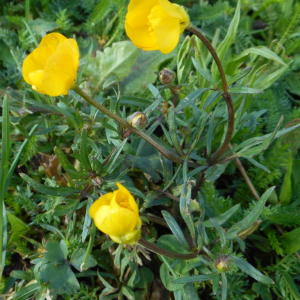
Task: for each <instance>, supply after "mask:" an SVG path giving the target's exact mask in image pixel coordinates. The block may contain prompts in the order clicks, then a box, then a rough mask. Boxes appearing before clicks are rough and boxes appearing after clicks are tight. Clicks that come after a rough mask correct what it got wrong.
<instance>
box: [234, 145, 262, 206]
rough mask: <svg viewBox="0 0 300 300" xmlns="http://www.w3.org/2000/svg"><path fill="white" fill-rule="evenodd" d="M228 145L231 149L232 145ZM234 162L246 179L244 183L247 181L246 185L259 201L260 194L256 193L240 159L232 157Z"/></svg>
mask: <svg viewBox="0 0 300 300" xmlns="http://www.w3.org/2000/svg"><path fill="white" fill-rule="evenodd" d="M228 147H229V149H230V150H232V149H233V147H232V145H231V144H229V145H228ZM234 162H235V164H236V166H237V167H238V169H239V170H240V172H241V174H242V176H243V177H244V179H245V181H246V183H247V185H248V187H249V189H250V191H251V193H252V194H253V196H254V197H255V199H256V200H257V201H259V199H260V196H259V195H258V193H257V191H256V189H255V187H254V185H253V184H252V182H251V180H250V178H249V176H248V174H247V173H246V170H245V169H244V167H243V165H242V163H241V161H240V160H239V159H238V158H235V159H234Z"/></svg>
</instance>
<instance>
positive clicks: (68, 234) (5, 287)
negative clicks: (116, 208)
mask: <svg viewBox="0 0 300 300" xmlns="http://www.w3.org/2000/svg"><path fill="white" fill-rule="evenodd" d="M128 2H129V1H124V0H122V1H121V0H77V1H71V0H65V1H59V0H54V1H46V0H31V1H29V0H27V1H4V0H0V4H1V5H0V24H1V26H0V38H1V39H0V49H1V51H0V105H1V112H2V113H1V116H2V117H1V118H0V121H1V123H0V126H1V132H2V136H1V151H0V152H1V170H0V206H1V207H2V204H3V202H4V203H5V210H4V212H3V214H4V215H5V216H6V217H4V219H3V222H2V224H0V225H1V228H0V229H1V231H3V237H4V241H6V240H7V243H6V242H4V243H1V246H2V247H1V248H2V249H3V250H4V251H3V253H6V255H2V258H3V259H4V260H5V261H2V266H4V265H5V268H4V270H1V271H2V272H3V277H2V280H1V284H0V290H1V294H4V295H5V296H4V297H5V299H20V300H21V299H22V300H25V299H39V300H41V299H86V300H88V299H122V297H123V299H152V300H153V299H173V298H175V299H222V300H223V299H224V300H225V299H247V300H250V299H263V300H269V299H286V300H289V299H290V300H294V299H295V300H296V299H300V290H299V285H300V275H299V274H300V255H299V254H298V252H297V251H299V250H300V218H299V215H300V176H299V174H300V156H299V151H298V149H299V148H300V139H299V133H300V131H299V128H298V125H299V124H300V108H299V104H300V76H299V74H300V26H299V21H300V3H299V1H297V0H268V1H260V0H243V1H241V3H240V4H239V1H236V0H229V1H221V0H218V1H206V0H199V1H193V0H191V1H190V0H189V1H188V0H178V1H174V2H176V3H178V4H179V5H183V6H185V8H186V10H187V12H188V14H189V16H190V18H191V21H192V23H193V24H194V26H196V27H197V28H199V29H200V30H201V32H202V33H203V34H204V35H205V36H206V37H207V38H208V40H210V41H211V43H212V45H213V46H214V47H215V49H216V51H217V53H218V55H219V57H220V59H221V62H222V65H223V67H224V70H225V74H226V79H227V82H228V83H229V92H230V94H231V95H232V100H233V104H234V109H235V114H234V118H235V122H234V128H233V137H232V139H231V142H230V144H229V146H228V147H227V148H226V151H225V152H224V153H223V154H222V156H221V157H220V158H219V159H218V160H217V161H214V154H215V153H216V151H217V150H218V149H219V147H220V145H222V143H223V142H224V140H225V136H226V131H227V124H228V112H227V106H226V104H225V101H224V99H223V98H222V90H221V89H220V86H221V87H222V84H221V77H220V74H219V71H218V68H217V66H216V64H215V62H214V61H213V57H212V55H211V54H210V52H209V51H208V49H207V48H206V47H205V45H204V44H203V43H202V42H201V41H200V40H199V39H198V38H197V37H196V36H193V35H192V34H191V33H189V32H188V31H186V32H184V34H182V35H181V40H180V42H179V44H178V46H177V47H176V49H175V50H174V51H173V52H171V53H169V54H162V53H161V52H159V51H142V50H140V49H137V48H136V47H135V46H134V45H133V44H132V42H131V41H129V40H128V38H127V37H126V34H125V30H124V20H125V16H126V12H127V5H128ZM54 31H55V32H59V33H62V34H63V35H65V36H67V37H73V38H75V39H76V41H77V43H78V45H79V49H80V67H79V71H78V75H77V85H78V86H80V88H81V89H82V90H84V91H85V92H86V93H87V94H88V95H90V96H91V97H93V99H94V100H95V101H96V102H97V103H98V104H101V105H103V106H105V107H106V108H107V109H109V110H110V111H111V112H113V113H114V114H116V115H117V116H119V117H121V118H122V119H124V120H126V119H127V120H128V122H131V123H132V120H133V119H134V120H136V118H132V117H131V118H130V116H132V114H134V113H136V112H142V113H143V114H144V115H145V116H146V117H147V118H146V117H144V119H143V120H142V121H143V122H142V123H144V121H145V120H146V119H147V124H146V125H145V126H144V127H143V128H139V129H137V130H138V131H141V132H143V133H145V134H146V135H148V136H151V138H152V140H154V141H155V142H156V143H158V144H159V145H161V147H162V148H163V149H167V150H168V151H170V152H171V153H173V154H176V155H177V156H178V157H181V158H182V159H181V160H182V161H181V162H180V163H179V162H174V161H172V160H171V159H168V158H166V157H165V155H164V153H163V151H162V152H160V151H157V149H156V147H154V146H153V145H150V144H149V143H148V142H147V141H146V140H145V139H143V138H141V137H140V136H139V135H137V134H135V133H134V132H132V133H131V134H130V133H128V131H127V130H126V128H125V126H123V125H120V124H119V123H117V122H116V121H114V120H113V119H112V118H111V117H109V116H107V115H105V114H103V113H102V112H100V111H99V110H98V109H97V108H95V107H94V106H92V105H90V104H88V103H87V102H85V101H84V99H83V97H80V96H79V95H78V94H77V93H76V92H75V91H76V90H75V91H74V90H70V91H69V94H68V95H66V96H59V97H50V96H47V95H42V94H39V93H37V92H35V91H33V90H32V89H31V87H30V86H29V85H28V84H27V83H25V81H24V79H23V77H22V64H23V61H24V59H25V57H26V56H27V55H28V54H29V53H30V52H31V51H33V49H35V48H36V47H37V46H38V44H39V42H40V40H41V39H42V37H43V36H45V34H46V33H48V32H54ZM164 68H168V69H169V70H172V71H173V72H175V73H176V79H175V81H173V82H167V83H166V82H164V81H163V77H164V76H163V75H164V74H163V73H160V76H159V72H160V71H162V70H163V69H164ZM168 72H170V71H168ZM170 74H172V72H170ZM166 76H169V74H167V75H166ZM144 115H143V116H144ZM134 116H136V115H134ZM133 125H135V124H133ZM116 182H120V183H122V184H123V185H124V186H126V188H127V189H128V190H129V191H130V193H131V194H132V195H133V196H134V197H135V199H136V201H137V203H138V205H139V209H140V216H141V219H142V220H143V227H142V236H143V238H144V239H145V243H147V242H148V243H149V242H151V243H152V245H154V244H155V246H159V247H160V248H159V249H156V248H151V247H153V246H151V245H148V244H144V245H143V246H142V245H141V244H138V245H137V246H132V247H130V246H125V247H123V245H122V244H120V245H118V244H116V243H114V242H113V241H111V240H110V239H109V238H108V237H107V236H106V235H104V234H103V233H101V232H100V231H98V230H96V228H95V226H94V225H93V224H92V219H91V217H90V216H89V213H88V210H89V208H90V207H91V205H92V203H93V202H94V201H95V200H96V199H98V198H99V196H100V195H103V194H106V193H108V192H112V191H113V190H115V189H116ZM273 187H275V188H273ZM0 213H1V214H2V210H0ZM120 222H122V220H120ZM6 232H7V238H6ZM147 245H148V247H149V248H148V250H150V251H154V252H156V253H157V254H155V253H153V252H150V251H148V250H147ZM155 249H156V250H155ZM160 249H162V250H160ZM164 250H169V251H172V252H175V253H179V254H185V255H190V254H191V253H192V254H194V253H196V252H197V253H198V255H197V257H193V258H192V259H184V260H182V259H178V258H174V257H173V258H172V257H170V256H168V255H167V252H165V254H166V255H163V252H159V251H164ZM0 251H1V249H0ZM175 280H176V282H175Z"/></svg>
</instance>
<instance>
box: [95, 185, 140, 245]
mask: <svg viewBox="0 0 300 300" xmlns="http://www.w3.org/2000/svg"><path fill="white" fill-rule="evenodd" d="M117 186H118V188H119V189H118V190H116V191H114V192H112V193H108V194H105V195H103V196H101V197H100V198H99V199H98V200H96V201H95V202H94V203H93V205H92V206H91V208H90V211H89V213H90V216H91V217H92V218H93V219H94V222H95V225H96V227H97V228H98V229H99V230H101V231H102V232H104V233H105V234H108V235H109V236H110V238H111V239H112V240H113V241H115V242H116V243H119V244H128V245H134V244H135V243H136V242H137V241H138V240H139V239H140V237H141V230H140V229H141V226H142V221H141V219H140V217H139V208H138V206H137V204H136V202H135V200H134V198H133V196H132V195H131V194H130V192H129V191H128V190H127V189H126V188H125V187H124V186H123V185H122V184H120V183H118V182H117Z"/></svg>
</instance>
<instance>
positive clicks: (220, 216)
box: [203, 204, 241, 227]
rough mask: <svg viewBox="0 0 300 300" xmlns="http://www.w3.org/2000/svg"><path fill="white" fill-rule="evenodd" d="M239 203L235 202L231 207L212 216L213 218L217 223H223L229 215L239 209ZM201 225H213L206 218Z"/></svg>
mask: <svg viewBox="0 0 300 300" xmlns="http://www.w3.org/2000/svg"><path fill="white" fill-rule="evenodd" d="M240 206H241V205H240V204H236V205H234V206H233V207H231V208H230V209H229V210H227V211H226V212H224V213H223V214H222V215H219V216H216V217H214V220H215V221H216V222H218V224H219V225H222V224H224V223H225V222H226V221H227V220H228V219H229V218H230V217H231V216H233V215H234V214H235V213H236V212H237V211H238V210H239V209H240ZM203 225H204V226H205V227H213V225H212V223H211V221H210V220H206V221H204V222H203Z"/></svg>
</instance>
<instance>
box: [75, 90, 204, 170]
mask: <svg viewBox="0 0 300 300" xmlns="http://www.w3.org/2000/svg"><path fill="white" fill-rule="evenodd" d="M73 90H74V91H75V92H76V93H77V94H78V95H79V96H81V97H82V98H83V99H85V100H86V101H87V102H89V103H90V104H92V105H93V106H95V107H96V108H97V109H99V110H100V111H102V112H103V113H104V114H106V115H108V116H109V117H111V118H112V119H114V120H115V121H117V122H118V123H119V124H121V125H123V126H124V127H126V128H127V129H129V130H130V131H132V132H134V133H135V134H137V135H139V136H140V137H141V138H143V139H144V140H146V141H147V142H148V143H149V144H150V145H152V146H153V147H154V148H155V149H156V150H157V151H158V152H160V153H161V154H162V155H163V156H164V157H166V158H167V159H169V160H170V161H173V162H175V163H178V164H183V162H184V160H183V159H182V158H180V157H179V156H177V155H175V154H174V153H172V152H171V151H169V150H168V149H166V148H165V147H163V146H161V145H160V144H159V143H157V142H156V141H155V140H153V139H152V138H151V137H150V136H148V135H147V134H145V133H144V132H142V131H140V130H139V129H137V128H135V127H133V126H131V125H130V124H129V123H128V122H126V121H125V120H123V119H122V118H120V117H119V116H117V115H116V114H114V113H112V112H111V111H110V110H108V109H107V108H105V107H104V106H102V105H101V104H99V103H98V102H96V101H95V100H94V99H93V98H92V97H90V96H89V95H87V94H86V93H85V92H84V91H83V90H81V89H80V88H79V87H78V86H77V85H75V86H74V87H73ZM188 166H189V167H198V166H199V164H198V163H196V162H191V161H190V162H188Z"/></svg>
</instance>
